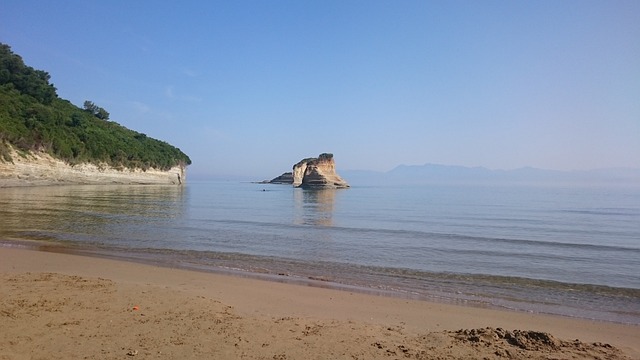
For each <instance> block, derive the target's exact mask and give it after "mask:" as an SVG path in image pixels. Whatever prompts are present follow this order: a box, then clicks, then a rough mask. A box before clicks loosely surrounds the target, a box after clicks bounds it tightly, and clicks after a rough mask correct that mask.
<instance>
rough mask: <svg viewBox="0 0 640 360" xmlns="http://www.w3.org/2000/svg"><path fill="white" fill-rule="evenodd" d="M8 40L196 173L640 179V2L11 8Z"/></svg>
mask: <svg viewBox="0 0 640 360" xmlns="http://www.w3.org/2000/svg"><path fill="white" fill-rule="evenodd" d="M0 42H3V43H6V44H8V45H10V46H11V47H12V49H13V51H14V52H15V53H17V54H19V55H21V56H22V57H23V58H24V60H25V62H26V63H27V64H28V65H31V66H33V67H35V68H37V69H42V70H45V71H48V72H49V73H50V74H51V78H52V82H53V83H54V84H55V86H56V87H57V89H58V94H59V95H60V96H61V97H63V98H66V99H69V100H70V101H71V102H73V103H74V104H76V105H79V106H81V105H82V103H83V102H84V100H91V101H93V102H95V103H96V104H97V105H99V106H102V107H104V108H105V109H107V110H108V111H109V112H110V113H111V120H114V121H117V122H119V123H121V124H123V125H124V126H126V127H129V128H131V129H134V130H137V131H140V132H144V133H146V134H147V135H149V136H152V137H155V138H159V139H162V140H165V141H167V142H169V143H171V144H173V145H175V146H177V147H179V148H181V149H182V150H183V151H185V152H186V153H187V154H188V155H190V156H191V158H192V160H193V162H194V164H193V165H192V166H191V167H190V173H191V174H196V175H215V176H226V175H242V176H251V177H255V178H257V179H263V178H269V177H272V176H276V175H279V174H280V173H281V172H283V171H286V170H288V169H290V167H291V165H293V163H295V162H297V161H298V160H300V159H302V158H304V157H308V156H316V155H318V154H319V153H321V152H332V153H334V155H335V158H336V162H337V167H338V170H340V169H345V170H356V169H368V170H380V171H386V170H390V169H391V168H393V167H395V166H396V165H399V164H407V165H415V164H424V163H439V164H450V165H464V166H485V167H488V168H492V169H513V168H518V167H523V166H533V167H539V168H545V169H591V168H603V167H640V1H637V0H632V1H609V0H606V1H605V0H603V1H586V0H565V1H557V0H553V1H545V0H541V1H538V0H536V1H506V0H505V1H426V0H420V1H373V0H367V1H363V0H353V1H350V0H337V1H330V0H322V1H297V0H295V1H280V0H273V1H264V0H258V1H191V0H189V1H173V2H169V1H131V0H126V1H124V0H123V1H115V0H113V1H111V0H110V1H86V0H77V1H48V0H42V1H33V0H4V1H2V2H1V3H0Z"/></svg>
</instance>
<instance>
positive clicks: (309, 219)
mask: <svg viewBox="0 0 640 360" xmlns="http://www.w3.org/2000/svg"><path fill="white" fill-rule="evenodd" d="M336 191H340V190H335V189H325V190H310V189H300V188H296V189H294V192H293V200H294V204H295V212H294V214H295V219H294V223H295V224H298V225H320V226H333V211H334V204H335V199H336Z"/></svg>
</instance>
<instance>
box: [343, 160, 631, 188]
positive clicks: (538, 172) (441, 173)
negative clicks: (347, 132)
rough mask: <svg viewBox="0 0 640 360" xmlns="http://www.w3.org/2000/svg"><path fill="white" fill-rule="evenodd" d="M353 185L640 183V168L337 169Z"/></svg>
mask: <svg viewBox="0 0 640 360" xmlns="http://www.w3.org/2000/svg"><path fill="white" fill-rule="evenodd" d="M340 174H341V175H342V176H343V177H344V178H345V179H346V180H347V181H349V183H351V184H352V185H354V186H357V185H358V184H362V185H372V184H385V183H390V184H567V185H570V184H585V185H586V184H620V185H638V186H640V169H632V168H609V169H596V170H573V171H559V170H544V169H536V168H532V167H524V168H520V169H514V170H491V169H487V168H484V167H465V166H451V165H438V164H425V165H399V166H397V167H396V168H394V169H392V170H390V171H387V172H378V171H368V170H340Z"/></svg>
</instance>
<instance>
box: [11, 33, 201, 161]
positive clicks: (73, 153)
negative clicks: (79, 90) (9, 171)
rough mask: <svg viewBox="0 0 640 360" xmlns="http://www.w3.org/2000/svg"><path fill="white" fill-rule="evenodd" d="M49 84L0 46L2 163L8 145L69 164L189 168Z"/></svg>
mask: <svg viewBox="0 0 640 360" xmlns="http://www.w3.org/2000/svg"><path fill="white" fill-rule="evenodd" d="M49 79H50V76H49V74H48V73H47V72H45V71H42V70H36V69H33V68H32V67H30V66H27V65H25V64H24V62H23V60H22V58H21V57H20V56H19V55H17V54H14V53H13V52H12V50H11V48H10V47H9V46H8V45H6V44H2V43H0V161H11V160H12V159H11V155H10V151H9V145H11V146H13V147H14V148H16V149H17V150H18V151H19V152H22V153H25V152H32V151H45V152H47V153H49V154H51V155H52V156H54V157H56V158H59V159H62V160H64V161H66V162H68V163H70V164H77V163H82V162H91V163H95V164H100V163H106V164H109V165H111V166H114V167H128V168H141V169H148V168H150V167H153V168H156V169H162V170H166V169H169V168H171V167H173V166H176V165H189V164H191V160H190V159H189V157H188V156H187V155H186V154H184V153H183V152H182V151H180V149H178V148H176V147H174V146H172V145H170V144H168V143H166V142H164V141H160V140H156V139H152V138H150V137H147V136H146V135H145V134H142V133H138V132H136V131H132V130H129V129H127V128H125V127H123V126H121V125H119V124H118V123H116V122H113V121H109V120H108V118H109V114H108V112H107V111H106V110H104V109H102V108H100V107H98V106H96V105H95V104H93V103H92V102H89V101H87V102H85V104H84V109H82V108H79V107H77V106H75V105H73V104H71V102H69V101H67V100H64V99H61V98H59V97H58V95H57V93H56V88H55V87H54V86H53V84H51V83H49Z"/></svg>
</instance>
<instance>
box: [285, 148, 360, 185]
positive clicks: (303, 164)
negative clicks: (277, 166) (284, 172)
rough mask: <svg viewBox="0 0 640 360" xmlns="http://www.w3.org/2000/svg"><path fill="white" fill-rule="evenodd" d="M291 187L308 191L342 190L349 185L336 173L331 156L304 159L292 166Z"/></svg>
mask: <svg viewBox="0 0 640 360" xmlns="http://www.w3.org/2000/svg"><path fill="white" fill-rule="evenodd" d="M293 186H296V187H302V188H309V189H342V188H348V187H349V184H348V183H347V182H346V181H345V180H344V179H342V178H341V177H340V175H338V174H337V173H336V164H335V161H334V160H333V155H332V154H320V156H318V157H317V158H308V159H304V160H302V161H300V162H298V163H297V164H295V165H294V166H293Z"/></svg>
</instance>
